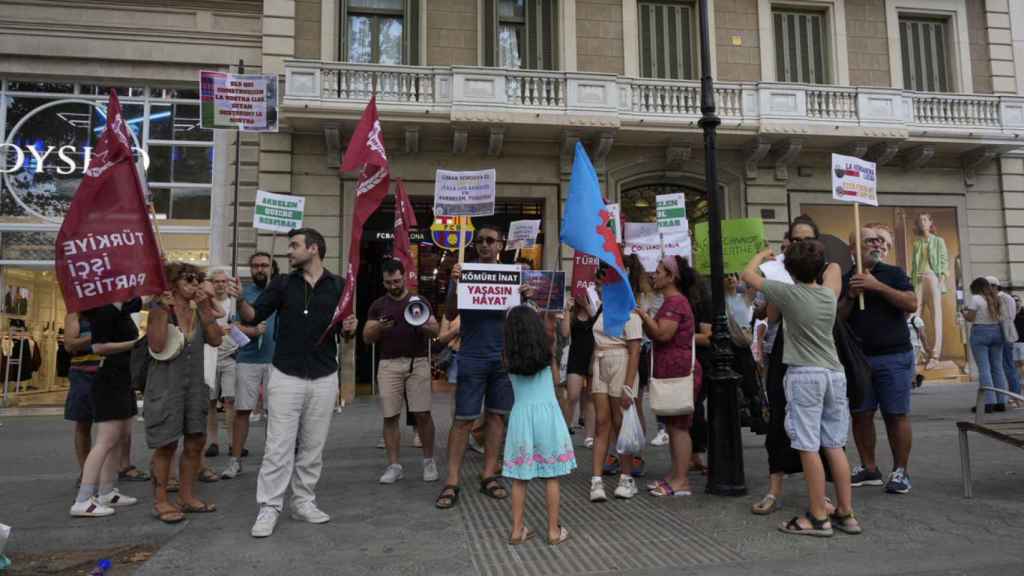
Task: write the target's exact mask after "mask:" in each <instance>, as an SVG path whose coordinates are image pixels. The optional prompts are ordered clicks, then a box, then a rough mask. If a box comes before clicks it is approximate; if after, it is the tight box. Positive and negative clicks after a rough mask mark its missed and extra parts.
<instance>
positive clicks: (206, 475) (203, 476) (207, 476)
mask: <svg viewBox="0 0 1024 576" xmlns="http://www.w3.org/2000/svg"><path fill="white" fill-rule="evenodd" d="M199 481H200V482H205V483H207V484H212V483H214V482H220V474H217V473H216V472H214V471H213V470H211V469H210V468H209V467H207V468H203V469H202V470H200V471H199Z"/></svg>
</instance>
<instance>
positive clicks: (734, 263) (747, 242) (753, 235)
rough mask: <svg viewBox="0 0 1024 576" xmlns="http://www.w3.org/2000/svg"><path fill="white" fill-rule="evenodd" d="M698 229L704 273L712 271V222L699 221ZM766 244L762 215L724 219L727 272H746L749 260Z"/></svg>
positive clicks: (699, 258) (700, 267)
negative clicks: (710, 229) (709, 230)
mask: <svg viewBox="0 0 1024 576" xmlns="http://www.w3.org/2000/svg"><path fill="white" fill-rule="evenodd" d="M694 232H695V234H694V235H695V236H696V240H697V249H696V260H697V271H698V272H700V273H701V274H710V273H711V251H710V248H711V247H710V246H709V245H708V244H709V242H708V223H707V222H701V223H699V224H697V226H696V228H695V230H694ZM763 248H764V222H762V221H761V220H760V219H759V218H740V219H736V220H722V246H721V250H722V256H723V258H724V264H725V273H726V274H732V273H738V272H742V271H743V269H744V268H746V267H747V262H750V260H751V259H752V258H753V257H754V255H756V254H757V253H758V252H760V251H761V250H762V249H763Z"/></svg>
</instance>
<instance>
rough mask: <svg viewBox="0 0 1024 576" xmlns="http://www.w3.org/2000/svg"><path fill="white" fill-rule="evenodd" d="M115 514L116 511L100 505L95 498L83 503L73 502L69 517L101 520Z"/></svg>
mask: <svg viewBox="0 0 1024 576" xmlns="http://www.w3.org/2000/svg"><path fill="white" fill-rule="evenodd" d="M115 512H116V510H114V509H113V508H111V507H110V506H105V505H103V504H101V503H100V502H99V500H97V499H96V497H95V496H92V497H90V498H89V499H88V500H86V501H84V502H75V503H74V504H72V505H71V515H72V516H74V517H75V518H101V517H103V516H111V515H113V514H114V513H115Z"/></svg>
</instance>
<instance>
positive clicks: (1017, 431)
mask: <svg viewBox="0 0 1024 576" xmlns="http://www.w3.org/2000/svg"><path fill="white" fill-rule="evenodd" d="M988 390H991V391H993V392H995V393H996V394H998V395H1001V396H1007V397H1010V398H1016V399H1017V400H1022V401H1024V396H1020V395H1018V394H1014V393H1012V392H1007V391H1006V390H1001V389H997V388H990V387H987V386H986V387H981V386H979V387H978V399H977V402H976V403H975V416H974V418H975V419H974V422H957V423H956V427H957V430H958V431H959V433H960V475H961V477H962V478H963V483H964V498H972V497H973V490H972V488H971V480H972V479H971V449H970V446H969V445H968V443H967V433H968V432H977V433H978V434H981V435H982V436H988V437H989V438H992V439H994V440H998V441H1000V442H1003V443H1005V444H1009V445H1010V446H1014V447H1016V448H1024V420H1022V419H1014V420H997V421H994V422H989V423H987V424H986V423H984V422H983V421H982V420H983V417H984V414H985V404H984V402H985V392H986V391H988Z"/></svg>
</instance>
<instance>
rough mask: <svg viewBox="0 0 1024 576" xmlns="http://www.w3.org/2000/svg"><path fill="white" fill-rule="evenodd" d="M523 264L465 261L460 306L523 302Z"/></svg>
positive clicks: (507, 305) (506, 305)
mask: <svg viewBox="0 0 1024 576" xmlns="http://www.w3.org/2000/svg"><path fill="white" fill-rule="evenodd" d="M522 280H523V272H522V268H520V267H519V266H517V265H513V264H478V263H474V264H469V263H467V264H463V265H462V276H461V278H459V310H507V309H509V308H511V307H513V306H518V305H519V303H520V297H519V285H520V284H522V283H523V282H522Z"/></svg>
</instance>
